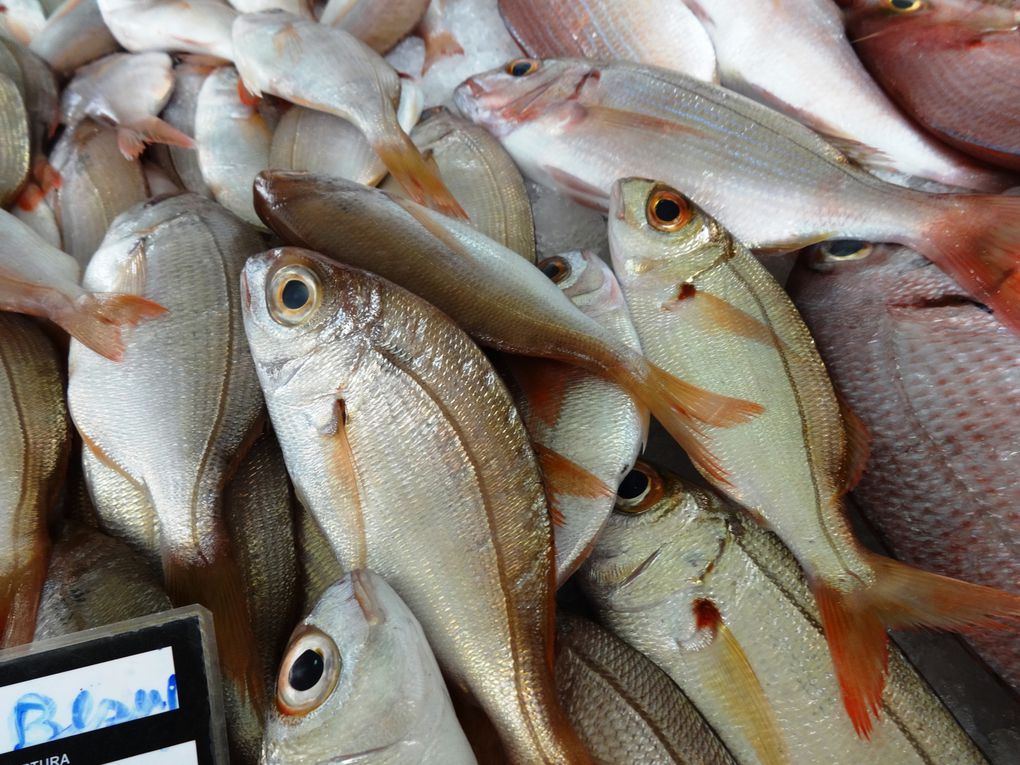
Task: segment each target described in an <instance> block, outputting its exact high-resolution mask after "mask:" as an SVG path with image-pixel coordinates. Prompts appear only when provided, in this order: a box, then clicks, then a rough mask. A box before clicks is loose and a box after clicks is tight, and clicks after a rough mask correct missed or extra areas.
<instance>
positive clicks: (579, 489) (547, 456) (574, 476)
mask: <svg viewBox="0 0 1020 765" xmlns="http://www.w3.org/2000/svg"><path fill="white" fill-rule="evenodd" d="M532 447H534V449H535V456H536V457H538V466H539V467H540V468H541V470H542V479H543V483H544V484H545V494H546V500H547V501H548V504H549V517H550V518H552V522H553V525H554V526H560V527H562V526H565V525H566V523H567V520H566V518H565V517H564V515H563V512H562V510H560V506H559V497H588V498H593V499H594V498H595V497H613V496H615V495H616V491H615V490H614V489H613V488H611V487H610V486H608V485H607V484H606V483H605V481H603V480H601V479H600V478H599V477H598V476H596V475H593V474H592V473H590V472H589V471H587V470H585V469H584V468H583V467H582V466H581V465H578V464H577V463H576V462H574V461H573V460H571V459H569V458H567V457H565V456H563V455H562V454H560V453H559V452H558V451H555V450H554V449H550V448H549V447H547V446H544V445H543V444H540V443H532Z"/></svg>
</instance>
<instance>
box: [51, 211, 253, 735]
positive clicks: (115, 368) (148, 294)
mask: <svg viewBox="0 0 1020 765" xmlns="http://www.w3.org/2000/svg"><path fill="white" fill-rule="evenodd" d="M263 246H264V243H263V240H262V237H261V236H260V235H259V234H258V233H257V232H256V231H255V230H254V229H253V228H251V227H250V226H248V225H247V224H245V223H244V222H242V221H241V220H239V219H238V218H236V217H235V216H233V215H232V214H230V213H229V212H227V211H226V210H224V209H223V208H222V207H220V206H219V205H217V204H216V203H215V202H213V201H211V200H208V199H205V198H204V197H199V196H198V195H196V194H191V193H185V194H179V195H177V196H173V197H168V198H164V199H161V200H151V201H149V202H146V203H143V204H141V205H138V206H136V207H134V208H132V209H131V210H128V211H127V212H125V213H123V214H122V215H120V216H119V217H118V218H117V219H116V220H115V221H114V222H113V224H112V225H111V226H110V230H109V232H107V235H106V238H105V239H104V240H103V244H102V246H101V247H100V248H99V250H98V251H97V252H96V254H95V255H94V256H93V258H92V260H91V261H90V262H89V266H88V269H87V270H86V272H85V278H84V282H83V283H84V285H86V288H89V289H110V288H114V289H119V290H122V291H124V292H126V293H128V294H131V295H134V296H139V297H141V296H144V297H145V298H147V299H149V300H155V301H159V302H160V303H161V304H162V305H164V306H165V307H166V308H167V309H168V314H167V316H166V317H164V318H163V319H161V320H160V321H158V322H148V323H146V324H142V325H139V326H138V327H136V328H135V330H134V332H133V333H132V334H131V336H130V338H129V339H128V341H127V343H126V348H125V349H124V353H123V359H122V360H121V362H120V363H119V364H113V363H111V362H110V361H108V360H107V359H104V358H102V357H101V356H99V355H98V354H96V353H94V352H92V351H90V350H88V349H87V348H85V347H84V346H83V345H81V344H80V343H77V342H72V344H71V351H70V355H69V375H68V377H69V384H68V391H67V400H68V407H69V410H70V413H71V418H72V420H73V421H74V424H75V427H76V428H77V430H78V433H79V434H80V435H81V438H82V441H83V442H84V444H85V446H86V447H88V449H90V450H91V451H92V453H93V454H94V455H95V456H96V457H97V458H99V459H100V460H101V461H102V462H103V463H104V464H105V466H106V467H108V468H110V469H112V470H114V471H116V472H118V473H119V474H120V475H121V476H123V477H124V478H125V479H126V480H128V481H130V482H131V483H133V484H134V485H135V486H136V487H139V488H141V489H142V490H144V491H145V492H146V493H147V494H148V496H149V498H150V500H151V503H152V506H153V507H154V509H155V513H156V516H157V517H158V519H159V534H160V547H161V559H162V566H161V568H162V574H163V582H164V586H165V587H166V591H167V594H168V595H169V596H170V599H171V600H172V601H173V603H174V604H175V605H178V606H180V605H186V604H190V603H200V604H202V605H204V606H205V607H206V608H208V609H209V610H210V611H212V613H213V616H214V618H215V620H216V633H217V642H218V644H219V656H220V666H221V667H222V670H223V674H224V680H225V684H224V689H225V696H226V702H227V703H226V707H227V710H228V712H229V711H230V710H231V709H237V708H241V709H246V710H250V712H251V714H252V715H254V716H255V718H256V719H258V718H261V716H262V713H263V704H264V701H265V687H264V684H263V681H262V677H261V675H260V672H259V670H258V660H257V652H256V650H255V647H254V637H253V630H252V626H251V619H250V614H249V609H248V606H247V602H246V599H245V595H244V587H243V586H244V579H243V576H242V572H241V570H240V563H239V560H238V557H237V555H236V553H235V552H234V551H233V547H234V544H233V543H232V540H231V539H230V537H229V534H228V531H227V526H226V523H225V520H224V511H223V502H222V496H221V494H222V490H223V486H224V484H225V483H226V481H227V480H228V478H229V477H230V475H231V473H232V471H233V469H234V468H235V467H236V465H237V464H238V462H239V461H240V460H241V459H242V458H243V457H244V455H245V454H246V452H247V451H248V449H249V448H250V445H251V444H252V443H253V442H254V439H255V437H256V436H257V435H258V433H259V432H260V431H261V427H262V417H263V401H262V395H261V391H260V390H259V385H258V379H257V377H256V373H255V368H254V363H253V362H252V359H251V355H250V354H249V352H248V350H247V348H246V347H245V343H244V339H243V329H242V326H241V314H240V302H241V296H240V293H239V279H240V272H241V268H242V266H243V265H244V261H245V260H246V259H247V257H248V256H249V255H251V254H253V253H255V252H258V251H260V250H261V249H262V247H263ZM168 369H172V370H175V374H172V375H168V374H167V370H168ZM111 401H117V406H116V407H111V406H110V402H111ZM236 719H237V718H228V728H229V727H231V725H233V724H234V722H235V720H236ZM235 729H236V728H235Z"/></svg>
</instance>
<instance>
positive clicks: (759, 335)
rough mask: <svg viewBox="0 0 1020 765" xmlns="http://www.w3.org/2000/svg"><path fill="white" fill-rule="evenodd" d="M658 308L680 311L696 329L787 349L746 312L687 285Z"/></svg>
mask: <svg viewBox="0 0 1020 765" xmlns="http://www.w3.org/2000/svg"><path fill="white" fill-rule="evenodd" d="M662 309H663V310H664V311H673V312H678V311H684V313H685V318H686V317H687V316H689V318H690V320H691V321H696V322H697V323H698V324H699V326H701V327H702V328H703V329H706V330H709V331H712V330H714V331H720V332H729V333H730V334H733V335H739V336H740V337H746V338H747V339H748V340H753V341H754V342H756V343H760V344H761V345H766V346H770V347H772V348H777V349H780V350H788V349H787V348H786V346H785V345H784V344H783V341H782V340H780V339H779V337H778V336H777V335H776V333H775V332H774V331H773V330H772V327H770V326H768V325H767V324H765V323H764V322H762V321H761V320H760V319H756V318H755V317H754V316H751V314H749V313H747V312H746V311H742V310H741V309H739V308H737V307H736V306H733V305H730V304H729V303H727V302H726V301H725V300H723V299H722V298H720V297H716V296H715V295H713V294H711V293H709V292H704V291H703V290H698V289H697V288H696V287H695V286H694V285H693V284H689V283H687V282H684V283H683V284H681V285H680V287H679V288H678V289H677V294H676V297H674V298H673V299H672V300H669V301H667V302H666V303H663V304H662Z"/></svg>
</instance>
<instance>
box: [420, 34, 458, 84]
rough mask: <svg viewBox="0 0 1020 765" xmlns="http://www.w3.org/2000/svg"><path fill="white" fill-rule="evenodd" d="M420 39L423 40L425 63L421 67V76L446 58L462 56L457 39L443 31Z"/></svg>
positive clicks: (425, 35)
mask: <svg viewBox="0 0 1020 765" xmlns="http://www.w3.org/2000/svg"><path fill="white" fill-rule="evenodd" d="M422 37H424V39H425V62H424V63H423V64H422V66H421V73H422V75H424V74H425V73H426V72H428V70H429V69H431V68H432V65H433V64H435V63H436V62H437V61H439V60H441V59H444V58H446V57H447V56H463V55H464V49H463V48H462V47H461V45H460V43H459V42H457V38H456V37H454V36H453V34H452V33H450V32H448V31H446V30H445V29H444V30H443V31H441V32H435V33H431V34H429V33H426V34H424V35H422Z"/></svg>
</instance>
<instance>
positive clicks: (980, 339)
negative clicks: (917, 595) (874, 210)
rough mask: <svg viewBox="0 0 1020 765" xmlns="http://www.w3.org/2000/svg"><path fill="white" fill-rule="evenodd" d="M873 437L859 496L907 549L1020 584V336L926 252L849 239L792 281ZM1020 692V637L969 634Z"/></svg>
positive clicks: (959, 572)
mask: <svg viewBox="0 0 1020 765" xmlns="http://www.w3.org/2000/svg"><path fill="white" fill-rule="evenodd" d="M790 287H791V294H792V297H793V299H794V301H795V302H796V303H797V306H798V307H799V308H800V310H801V311H802V312H803V314H804V320H805V321H806V322H807V323H808V326H809V327H811V330H812V332H813V334H814V336H815V340H816V341H817V343H818V349H819V351H820V352H821V354H822V358H824V359H825V361H826V366H827V367H828V369H829V372H830V373H831V374H832V377H833V380H834V381H835V382H836V384H837V385H838V386H839V389H840V390H841V391H842V392H843V395H844V396H846V400H847V402H848V403H849V404H850V405H851V406H852V407H853V408H854V411H855V412H857V414H858V415H859V416H860V418H861V419H862V420H863V421H864V424H865V425H866V426H867V429H868V432H869V433H870V434H871V458H870V459H869V461H868V466H867V470H866V471H865V472H864V475H863V477H862V478H861V482H860V484H858V486H857V488H856V489H855V490H854V498H855V500H856V504H857V505H858V507H860V508H861V509H862V510H863V512H864V513H865V514H866V515H867V517H868V518H869V519H870V520H871V521H872V522H873V523H874V524H875V525H876V526H877V528H878V530H879V532H880V533H881V535H882V537H883V538H884V539H885V540H886V541H887V542H888V543H889V544H890V545H891V547H892V549H893V552H895V554H896V556H897V557H898V558H901V559H903V560H905V561H907V562H909V563H913V564H915V565H918V566H923V567H924V568H927V569H931V570H932V571H935V572H937V573H939V574H943V575H945V576H952V577H958V578H961V579H966V580H968V581H973V582H978V583H980V584H986V585H989V586H992V587H999V588H1001V589H1004V590H1009V591H1012V592H1014V593H1017V594H1020V516H1018V514H1017V508H1018V507H1020V488H1018V487H1017V485H1016V484H1015V482H1014V481H1012V480H1011V478H1010V477H1011V476H1012V475H1014V474H1015V473H1016V470H1017V469H1020V453H1018V451H1017V449H1016V445H1017V443H1020V426H1018V425H1017V423H1016V419H1015V417H1014V416H1013V415H1014V412H1015V411H1016V410H1017V407H1018V406H1020V342H1018V341H1017V339H1016V336H1015V335H1013V334H1012V333H1011V332H1009V330H1008V329H1006V327H1004V326H1003V325H1002V324H1000V323H999V322H998V321H996V318H995V316H994V315H992V314H990V313H989V312H988V309H987V308H985V307H984V306H982V305H979V304H976V303H975V302H974V301H973V300H971V299H970V298H968V297H967V296H966V295H963V294H961V292H960V289H959V288H958V287H957V286H956V285H955V284H953V282H952V281H951V280H950V279H948V278H946V277H945V276H944V275H943V274H941V273H939V272H938V271H936V270H935V269H933V268H931V267H930V265H929V263H928V262H927V261H926V260H924V258H923V257H921V256H920V255H918V254H917V253H915V252H912V251H910V250H908V249H905V248H899V247H895V246H891V245H874V246H873V245H870V244H866V243H864V242H837V243H832V244H826V245H822V246H820V247H819V248H818V249H817V250H815V251H814V252H812V253H811V254H810V255H808V256H805V257H804V260H803V261H802V263H801V265H800V267H799V268H798V270H797V271H795V272H794V276H793V277H792V278H791V283H790ZM968 640H970V642H972V643H973V644H974V645H975V646H976V647H977V648H978V650H979V652H980V653H981V654H982V656H984V657H986V658H987V659H988V660H989V661H990V662H991V663H992V665H993V666H994V667H995V668H996V670H997V671H998V672H1000V673H1001V674H1002V676H1003V677H1004V678H1006V679H1007V680H1009V681H1010V682H1011V683H1012V684H1013V686H1014V687H1015V688H1017V689H1018V690H1020V641H1017V639H1016V636H1014V635H997V634H994V633H993V634H974V635H970V636H968Z"/></svg>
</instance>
